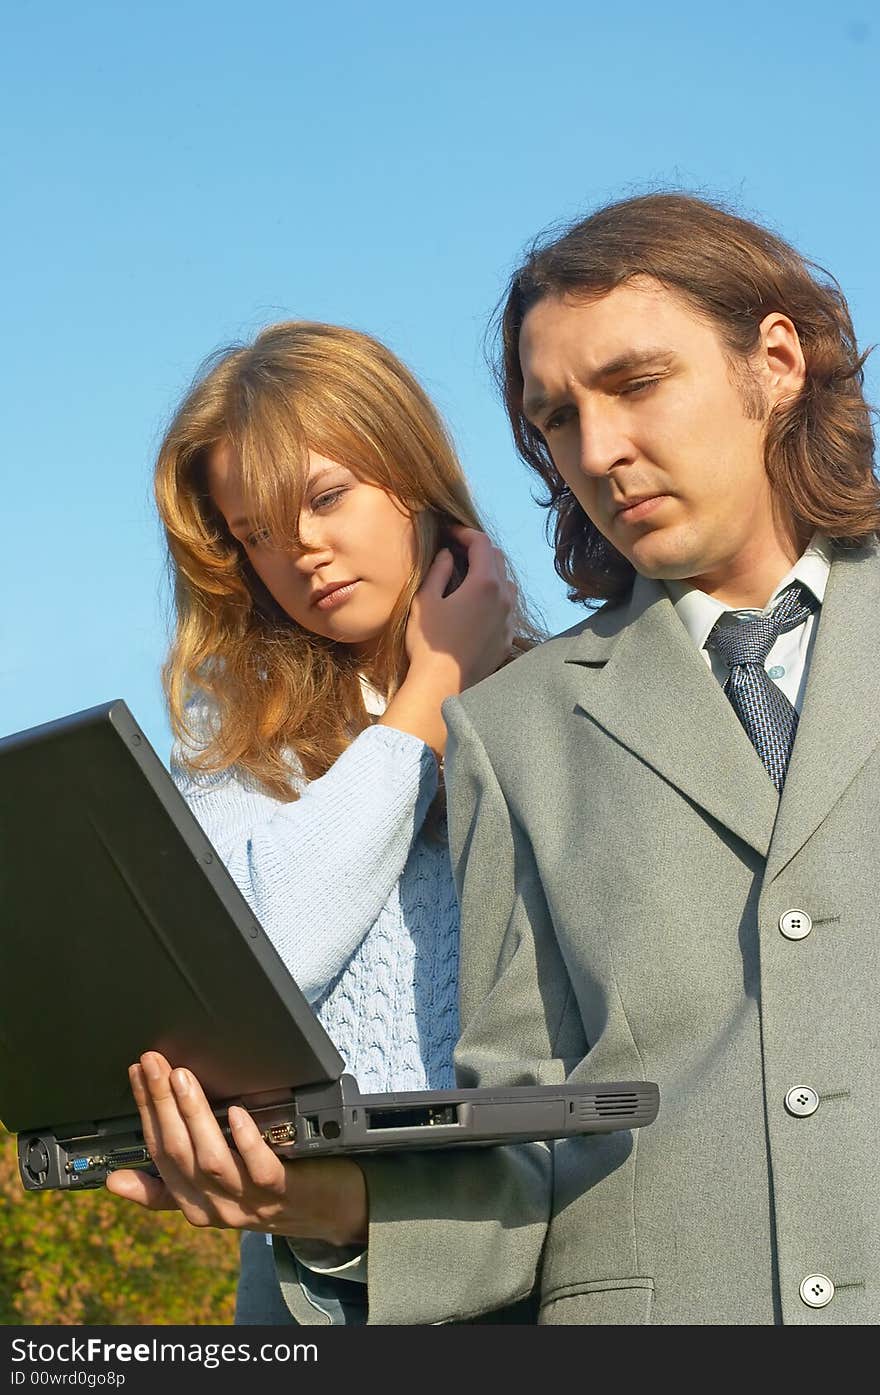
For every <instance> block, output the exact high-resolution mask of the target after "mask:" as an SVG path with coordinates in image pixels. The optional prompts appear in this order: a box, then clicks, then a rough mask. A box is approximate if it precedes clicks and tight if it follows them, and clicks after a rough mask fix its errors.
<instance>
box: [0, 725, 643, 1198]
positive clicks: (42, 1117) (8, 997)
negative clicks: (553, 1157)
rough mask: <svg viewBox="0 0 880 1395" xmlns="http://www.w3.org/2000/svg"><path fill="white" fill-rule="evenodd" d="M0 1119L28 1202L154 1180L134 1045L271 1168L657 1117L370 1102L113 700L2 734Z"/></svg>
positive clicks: (520, 1092)
mask: <svg viewBox="0 0 880 1395" xmlns="http://www.w3.org/2000/svg"><path fill="white" fill-rule="evenodd" d="M0 790H2V803H0V985H2V987H0V993H2V1009H0V1119H2V1121H3V1123H4V1125H5V1127H6V1128H7V1129H8V1130H9V1131H10V1132H12V1133H15V1134H17V1135H18V1159H19V1171H20V1175H21V1180H22V1183H23V1185H24V1187H25V1188H26V1189H27V1190H29V1191H40V1190H48V1189H59V1188H60V1189H69V1190H71V1191H82V1190H86V1189H89V1188H93V1187H99V1186H101V1185H103V1183H104V1181H105V1179H106V1177H107V1175H108V1173H109V1172H111V1171H113V1170H114V1169H116V1168H122V1167H140V1168H143V1169H144V1170H146V1171H149V1172H152V1173H154V1174H155V1172H156V1168H155V1164H154V1163H153V1161H152V1159H151V1157H150V1155H149V1153H148V1151H147V1149H146V1147H145V1146H144V1139H143V1134H142V1132H141V1128H140V1118H139V1116H138V1114H137V1111H136V1108H135V1105H134V1100H133V1098H132V1096H131V1092H130V1088H129V1082H128V1066H129V1064H130V1063H131V1062H132V1061H135V1060H137V1058H138V1056H139V1055H140V1054H141V1053H142V1052H144V1051H146V1050H156V1051H160V1052H161V1053H162V1054H163V1055H164V1056H166V1057H167V1058H168V1060H169V1061H170V1062H171V1064H172V1065H173V1066H186V1067H188V1069H190V1070H191V1071H192V1072H193V1073H194V1074H195V1075H196V1077H197V1078H198V1079H199V1080H200V1082H201V1083H202V1086H203V1088H204V1090H205V1093H206V1095H207V1097H208V1099H209V1100H210V1101H211V1105H212V1108H213V1109H214V1112H215V1114H216V1116H217V1119H218V1122H219V1123H220V1126H221V1128H222V1130H223V1132H224V1135H225V1136H226V1138H227V1139H228V1140H229V1142H230V1146H233V1145H232V1140H231V1135H230V1130H229V1126H228V1122H227V1118H226V1112H227V1109H228V1107H229V1105H230V1104H233V1103H235V1104H242V1105H244V1106H245V1108H247V1109H248V1110H249V1111H250V1112H251V1114H252V1115H253V1117H254V1119H255V1120H256V1122H257V1124H258V1126H259V1128H260V1130H261V1132H262V1135H263V1137H264V1138H265V1140H266V1141H267V1143H268V1144H269V1145H270V1147H272V1148H273V1149H274V1151H275V1152H277V1153H278V1154H279V1155H280V1156H281V1157H283V1158H286V1159H293V1158H299V1157H309V1156H321V1155H330V1154H340V1153H345V1154H357V1153H361V1152H376V1151H379V1150H383V1151H384V1150H389V1149H390V1150H396V1151H399V1150H401V1149H425V1148H442V1147H462V1146H468V1145H480V1146H486V1145H488V1144H500V1143H513V1142H523V1141H528V1140H537V1139H554V1138H562V1137H565V1136H567V1135H571V1134H590V1133H609V1132H611V1131H613V1130H616V1129H634V1128H640V1127H642V1126H644V1125H645V1124H649V1123H651V1121H652V1120H653V1119H654V1118H655V1116H656V1114H657V1111H658V1106H659V1091H658V1088H657V1086H656V1085H655V1084H652V1083H651V1082H647V1081H642V1080H636V1081H615V1082H608V1083H601V1084H596V1083H592V1084H590V1083H578V1084H575V1083H571V1082H566V1083H564V1084H560V1085H542V1086H527V1085H521V1086H513V1087H510V1088H504V1089H493V1088H491V1087H484V1088H479V1089H461V1090H458V1089H449V1090H421V1091H407V1092H402V1093H393V1094H372V1095H362V1094H361V1093H360V1091H359V1089H358V1085H357V1081H356V1080H355V1079H354V1078H353V1076H352V1075H350V1074H348V1073H347V1072H346V1071H345V1066H344V1062H343V1060H342V1058H341V1056H340V1055H339V1052H338V1051H337V1050H336V1047H335V1046H334V1044H333V1042H332V1041H331V1040H330V1037H329V1036H328V1035H327V1033H326V1031H325V1030H324V1028H323V1026H322V1025H321V1023H320V1021H319V1020H318V1018H317V1017H316V1015H315V1013H314V1012H313V1011H312V1009H311V1007H310V1006H309V1004H308V1003H307V1001H306V999H305V997H304V996H303V994H302V993H301V992H300V990H299V988H298V987H297V985H296V983H295V982H294V979H293V978H292V977H291V975H290V973H289V972H288V970H287V968H286V967H285V965H284V963H283V962H282V960H281V958H280V957H279V955H278V953H277V952H276V950H275V949H274V948H273V946H272V944H271V943H270V941H269V940H268V938H267V936H266V934H265V932H264V931H263V929H262V927H261V925H260V924H259V922H258V921H257V920H256V918H255V917H254V915H253V912H252V911H251V910H250V908H249V907H248V905H247V902H246V901H245V899H244V897H243V896H242V895H241V893H240V892H239V890H238V888H237V887H236V885H235V883H234V882H233V880H232V878H231V877H230V875H229V873H228V872H227V871H226V869H225V867H224V866H223V864H222V862H221V861H220V858H219V857H218V856H217V853H216V852H215V850H214V849H213V847H212V846H211V844H210V843H209V842H208V839H207V838H206V837H205V835H204V833H203V832H202V830H201V828H200V826H199V824H198V822H197V821H196V819H195V817H194V815H193V814H192V812H191V811H190V809H189V807H188V805H187V804H186V801H185V800H184V798H183V796H182V795H181V794H180V792H179V791H178V790H177V788H176V786H175V785H174V782H173V780H172V779H171V776H170V775H169V773H168V772H167V770H166V769H165V767H164V766H163V764H162V762H161V761H160V759H159V758H158V756H157V755H156V753H155V752H154V751H153V749H152V748H151V746H150V744H149V742H148V741H147V738H146V737H145V736H144V734H143V732H142V731H141V730H140V728H139V727H138V725H137V723H136V721H135V720H134V717H133V716H132V714H131V712H130V711H129V709H128V707H127V706H126V704H125V702H123V701H121V700H117V701H114V702H109V703H106V704H104V705H102V706H100V707H93V708H90V709H89V710H88V711H85V712H78V713H74V714H73V715H71V716H66V717H62V718H61V719H60V720H59V721H55V722H49V723H47V724H46V725H44V726H38V727H34V728H32V729H31V730H29V731H24V732H19V733H18V734H16V735H13V736H7V737H5V738H4V739H3V740H0Z"/></svg>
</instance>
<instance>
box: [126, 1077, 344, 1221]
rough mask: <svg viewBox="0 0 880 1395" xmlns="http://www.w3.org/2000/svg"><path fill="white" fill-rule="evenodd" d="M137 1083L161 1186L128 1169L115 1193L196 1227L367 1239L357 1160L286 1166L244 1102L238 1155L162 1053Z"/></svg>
mask: <svg viewBox="0 0 880 1395" xmlns="http://www.w3.org/2000/svg"><path fill="white" fill-rule="evenodd" d="M129 1078H130V1080H131V1088H132V1093H133V1095H134V1098H135V1103H136V1104H137V1107H138V1111H139V1113H140V1116H141V1126H142V1129H143V1134H144V1143H145V1144H146V1147H147V1148H148V1150H149V1152H150V1155H151V1157H152V1158H153V1161H154V1162H155V1163H156V1166H157V1167H158V1169H159V1172H160V1173H161V1180H160V1179H159V1178H157V1177H149V1176H147V1175H145V1174H144V1173H142V1172H136V1171H133V1170H128V1169H126V1170H120V1171H119V1172H112V1173H111V1174H110V1176H109V1177H108V1178H107V1190H108V1191H110V1192H113V1193H114V1195H116V1196H121V1197H125V1198H126V1199H127V1200H129V1201H135V1202H137V1203H138V1205H140V1206H144V1207H146V1208H147V1210H150V1211H167V1210H180V1211H182V1212H183V1214H184V1216H185V1217H186V1219H187V1220H188V1221H189V1223H190V1225H194V1226H219V1227H221V1228H224V1229H233V1230H262V1231H267V1232H270V1233H272V1234H276V1235H291V1236H297V1237H299V1238H301V1239H309V1240H326V1241H329V1242H330V1243H331V1244H334V1245H351V1244H360V1243H365V1242H366V1237H367V1193H366V1185H365V1182H364V1176H363V1173H362V1172H361V1170H360V1168H359V1167H358V1166H357V1164H356V1163H354V1162H352V1161H351V1160H350V1159H349V1158H305V1159H302V1160H301V1161H296V1162H291V1163H285V1162H282V1160H281V1159H280V1158H279V1157H278V1155H277V1154H276V1153H273V1152H272V1149H271V1148H269V1147H268V1145H267V1144H266V1143H265V1142H264V1141H263V1138H262V1137H261V1135H260V1131H259V1129H258V1128H257V1125H256V1124H255V1123H254V1121H253V1119H252V1118H251V1116H250V1114H248V1112H247V1110H245V1109H242V1108H240V1107H239V1106H237V1105H233V1106H231V1107H230V1109H229V1125H230V1128H231V1130H232V1136H233V1139H234V1142H235V1147H236V1149H237V1152H233V1151H232V1149H230V1147H229V1146H228V1144H227V1142H226V1139H225V1138H224V1137H223V1133H222V1131H221V1129H220V1126H219V1124H218V1123H217V1120H216V1118H215V1117H214V1113H213V1111H212V1109H211V1107H210V1105H209V1104H208V1101H207V1100H206V1098H205V1095H204V1092H203V1090H202V1087H201V1086H200V1084H199V1082H198V1081H197V1080H196V1078H195V1076H194V1075H193V1074H192V1073H191V1072H190V1071H186V1070H182V1069H177V1070H172V1069H171V1066H170V1065H169V1063H168V1062H167V1061H166V1059H165V1057H164V1056H161V1055H160V1054H159V1053H158V1052H157V1051H149V1052H147V1053H146V1054H145V1055H143V1056H142V1057H141V1059H140V1065H136V1066H132V1067H131V1068H130V1070H129Z"/></svg>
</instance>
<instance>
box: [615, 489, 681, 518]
mask: <svg viewBox="0 0 880 1395" xmlns="http://www.w3.org/2000/svg"><path fill="white" fill-rule="evenodd" d="M668 498H669V495H668V494H642V495H640V496H639V497H637V498H634V499H624V500H623V501H622V503H620V504H618V505H616V506H615V510H614V517H615V521H619V522H620V523H640V522H641V520H642V519H643V518H647V517H648V515H649V514H652V513H653V512H654V510H655V509H656V508H659V506H660V505H661V504H663V503H665V502H666V500H667V499H668Z"/></svg>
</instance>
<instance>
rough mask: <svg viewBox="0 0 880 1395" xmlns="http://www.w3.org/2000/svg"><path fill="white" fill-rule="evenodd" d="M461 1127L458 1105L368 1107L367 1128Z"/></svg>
mask: <svg viewBox="0 0 880 1395" xmlns="http://www.w3.org/2000/svg"><path fill="white" fill-rule="evenodd" d="M438 1126H439V1127H441V1128H442V1127H449V1126H452V1127H460V1126H461V1120H460V1119H459V1117H458V1105H455V1104H442V1105H437V1104H417V1105H412V1104H410V1105H404V1106H402V1107H401V1108H399V1109H368V1110H367V1129H368V1130H372V1129H414V1128H436V1127H438Z"/></svg>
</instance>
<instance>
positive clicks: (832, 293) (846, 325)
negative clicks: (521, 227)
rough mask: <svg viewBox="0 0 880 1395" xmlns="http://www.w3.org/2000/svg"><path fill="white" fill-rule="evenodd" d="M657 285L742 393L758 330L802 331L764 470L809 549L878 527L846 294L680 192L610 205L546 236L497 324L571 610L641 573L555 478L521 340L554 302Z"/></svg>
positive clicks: (770, 426)
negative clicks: (716, 346)
mask: <svg viewBox="0 0 880 1395" xmlns="http://www.w3.org/2000/svg"><path fill="white" fill-rule="evenodd" d="M635 276H650V277H652V278H654V279H655V280H656V281H658V282H659V283H660V284H661V285H663V286H665V287H666V288H667V289H668V290H670V291H672V292H675V293H677V294H679V295H680V296H682V297H683V298H684V299H685V300H686V301H687V302H688V303H689V304H690V305H691V306H692V307H693V309H694V310H695V311H696V312H697V313H698V314H700V315H701V316H703V317H704V318H705V319H706V320H708V321H709V322H710V323H711V324H713V325H714V326H715V328H716V329H717V331H718V333H719V334H720V336H721V339H722V342H723V344H724V346H725V349H726V350H727V353H728V355H729V358H730V362H731V370H732V373H733V375H734V377H735V379H736V380H737V381H740V382H742V383H744V384H745V385H747V382H748V373H747V369H748V360H749V357H750V355H751V354H753V352H754V351H755V349H756V348H757V345H758V340H759V326H760V324H761V321H762V320H763V319H764V317H765V315H768V314H770V313H772V312H773V311H777V312H780V313H782V314H784V315H787V316H788V317H789V319H791V321H792V322H793V324H794V326H795V328H796V329H797V332H798V335H799V336H800V341H801V346H802V348H803V352H804V358H805V361H806V381H805V383H804V386H803V389H802V390H801V392H800V393H799V394H798V395H797V397H795V398H789V399H787V400H786V401H785V402H784V403H781V404H780V405H779V406H778V407H776V408H775V409H774V411H773V413H772V415H771V417H770V419H769V421H768V423H767V432H766V438H765V465H766V469H767V474H768V477H769V479H770V482H771V485H772V488H773V490H774V493H775V495H776V498H777V500H778V501H779V503H780V504H781V505H782V507H783V508H784V509H785V510H786V511H787V513H788V514H789V516H790V518H791V521H792V524H793V527H794V531H795V533H796V535H797V537H798V538H799V539H800V540H801V541H802V543H804V544H805V543H806V542H807V540H808V539H809V538H810V536H811V535H812V534H813V533H814V532H815V531H817V530H818V531H820V532H822V533H824V534H826V536H828V537H829V538H831V539H833V540H834V541H835V542H837V543H838V544H840V545H842V546H850V547H852V546H858V545H861V544H864V543H865V542H867V541H868V540H870V539H871V538H872V537H874V536H876V535H877V533H878V531H880V487H878V483H877V480H876V479H875V477H874V473H873V461H874V436H873V431H872V424H871V413H870V410H869V408H868V406H867V403H866V402H865V398H864V395H863V390H862V389H863V381H864V375H863V364H864V360H865V358H866V356H867V355H866V354H860V353H859V350H858V346H857V344H856V337H855V331H854V330H853V325H852V319H851V318H850V312H849V308H848V306H847V303H846V300H845V299H844V296H843V293H842V291H841V289H840V287H839V285H838V284H837V282H836V281H835V280H834V278H833V277H832V276H830V275H829V274H828V273H827V272H825V271H823V270H822V268H821V267H818V266H816V265H814V264H813V263H812V262H809V261H807V260H806V259H805V258H804V257H802V256H801V255H800V253H799V252H797V251H795V249H794V248H793V247H790V246H789V245H788V243H786V242H784V241H783V240H782V239H781V238H779V237H777V236H776V235H775V234H774V233H772V232H770V231H768V230H767V229H766V228H763V227H761V226H759V225H758V224H757V223H752V222H749V221H747V220H746V219H744V218H740V217H738V216H736V215H735V214H733V213H731V212H729V211H728V210H727V209H725V208H724V207H722V206H721V205H719V204H715V203H710V202H709V201H707V200H705V199H701V198H696V197H694V196H692V195H689V194H683V193H658V194H648V195H644V196H641V197H639V198H632V199H625V200H622V201H621V202H619V203H613V204H609V205H608V206H606V207H604V208H600V209H599V210H598V211H597V212H596V213H593V214H592V215H591V216H590V217H588V218H585V219H583V220H582V221H580V222H578V223H575V224H573V225H572V226H571V227H569V228H567V229H566V230H565V231H564V232H562V233H561V234H556V235H555V236H553V237H552V239H551V240H546V239H544V240H539V241H538V242H537V243H535V245H534V246H533V247H532V248H531V249H530V251H529V253H528V255H527V256H526V258H525V260H524V262H523V263H522V265H521V266H520V267H519V268H518V270H517V271H515V272H514V274H513V276H512V277H511V280H510V282H509V285H508V288H507V291H506V293H505V295H504V297H503V298H502V300H501V302H500V303H499V306H498V308H497V310H496V312H495V316H494V317H493V324H494V326H495V328H496V330H497V341H496V342H497V355H496V362H495V372H496V378H497V381H498V384H499V387H500V389H501V392H502V395H503V398H504V403H505V406H506V408H507V413H508V416H509V418H510V423H511V426H512V428H513V436H514V440H515V442H516V447H517V450H518V451H519V454H520V455H521V456H522V458H523V460H524V461H525V462H526V464H527V465H529V466H530V467H531V468H532V469H533V470H535V471H536V473H537V474H538V475H539V476H540V477H541V479H542V480H543V481H544V483H545V484H546V486H547V490H548V495H547V497H546V498H544V499H542V500H541V501H540V502H541V503H542V504H543V506H544V507H545V508H547V509H549V511H550V512H549V514H548V520H547V529H548V534H549V533H550V530H551V528H552V530H553V534H554V543H555V548H556V570H557V572H558V573H559V575H560V576H561V577H562V579H563V581H565V582H566V583H567V585H568V587H569V598H570V599H571V600H574V601H586V600H593V599H596V600H598V599H603V598H609V599H619V598H621V597H622V596H624V595H625V594H626V593H627V591H628V590H629V589H630V587H631V585H632V580H633V577H634V575H635V572H634V569H633V566H632V564H631V563H630V562H628V561H627V559H626V558H625V557H623V556H622V555H621V554H620V553H619V552H618V551H617V549H616V548H615V547H612V545H611V543H609V542H608V541H607V539H606V538H604V537H603V535H602V534H601V533H600V532H599V530H598V529H597V528H596V527H595V526H594V525H593V524H592V523H591V522H590V520H589V518H588V517H587V515H586V514H585V513H584V511H583V509H582V508H581V506H580V504H579V503H578V501H577V500H576V499H575V497H574V495H573V494H572V493H571V491H570V490H569V489H568V487H567V486H566V484H565V482H564V480H563V479H562V478H561V476H560V475H559V473H558V471H557V470H556V467H555V466H554V464H553V461H552V459H551V456H550V452H549V450H548V448H547V445H546V442H545V441H544V438H543V436H542V435H541V433H540V432H539V431H538V430H537V429H536V428H535V427H534V426H532V425H531V423H530V422H529V421H527V420H526V418H525V416H524V414H523V376H522V369H521V367H520V359H519V337H520V331H521V329H522V324H523V320H524V319H525V316H526V314H527V313H528V311H529V310H530V309H531V307H532V306H533V305H535V304H537V303H538V302H539V301H541V300H544V299H546V298H547V297H555V296H567V297H569V296H570V297H574V298H577V297H578V296H580V295H584V296H587V297H589V296H593V295H602V294H605V293H606V292H608V291H611V290H613V289H614V288H615V287H616V286H620V285H622V284H623V283H624V282H626V281H629V280H631V279H632V278H633V277H635Z"/></svg>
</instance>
